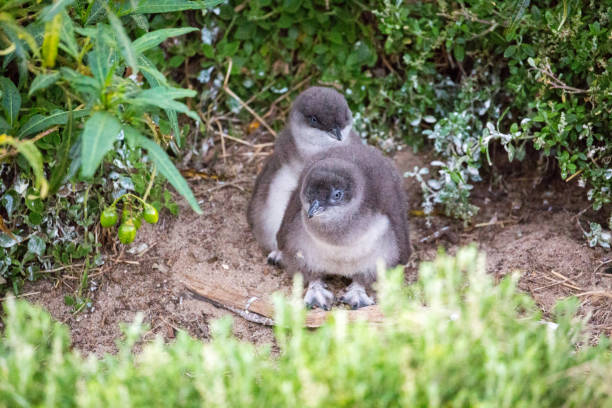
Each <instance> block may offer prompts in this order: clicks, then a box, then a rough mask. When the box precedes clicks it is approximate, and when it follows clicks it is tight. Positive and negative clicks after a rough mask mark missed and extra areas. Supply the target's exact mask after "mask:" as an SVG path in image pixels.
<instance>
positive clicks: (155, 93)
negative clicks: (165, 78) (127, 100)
mask: <svg viewBox="0 0 612 408" xmlns="http://www.w3.org/2000/svg"><path fill="white" fill-rule="evenodd" d="M196 94H197V92H196V91H194V90H192V89H183V88H172V87H166V86H164V87H161V86H160V87H157V88H151V89H145V90H144V91H142V92H140V93H139V94H138V96H137V97H138V98H170V99H179V98H193V97H194V96H196Z"/></svg>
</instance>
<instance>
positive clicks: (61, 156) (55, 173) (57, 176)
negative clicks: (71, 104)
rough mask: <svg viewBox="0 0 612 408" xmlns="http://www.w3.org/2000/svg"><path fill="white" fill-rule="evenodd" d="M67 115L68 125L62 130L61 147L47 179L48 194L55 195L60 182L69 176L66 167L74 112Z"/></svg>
mask: <svg viewBox="0 0 612 408" xmlns="http://www.w3.org/2000/svg"><path fill="white" fill-rule="evenodd" d="M67 113H68V123H67V125H66V127H65V128H64V133H63V135H62V141H61V145H60V146H59V148H58V149H57V153H56V161H55V166H53V168H52V170H51V178H50V179H49V193H50V194H55V193H56V192H57V190H58V189H59V188H60V186H61V185H62V182H63V181H64V180H65V179H66V178H67V177H68V176H69V172H68V167H69V164H70V148H71V147H72V140H73V134H74V114H73V113H74V112H67Z"/></svg>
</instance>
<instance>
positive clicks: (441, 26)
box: [193, 0, 612, 220]
mask: <svg viewBox="0 0 612 408" xmlns="http://www.w3.org/2000/svg"><path fill="white" fill-rule="evenodd" d="M611 20H612V6H610V4H609V3H608V2H598V1H593V0H565V1H561V2H557V1H544V2H538V3H537V4H536V3H533V4H531V3H530V2H529V1H527V0H514V1H504V2H491V1H488V0H471V1H463V2H447V1H442V0H440V1H433V2H429V1H428V2H401V1H382V2H378V1H371V2H349V1H341V0H338V1H322V0H321V1H304V2H297V1H296V2H281V1H272V0H257V1H250V2H248V3H243V2H241V1H239V0H236V1H230V2H228V3H226V4H224V5H222V6H220V7H219V8H218V9H217V10H216V12H213V13H209V14H208V15H206V16H205V17H204V19H203V22H202V24H203V25H204V27H205V29H204V30H203V35H202V40H203V42H204V44H203V45H202V50H197V49H195V50H193V52H194V53H195V54H194V55H196V57H197V56H198V53H201V54H200V55H204V56H206V57H207V58H208V60H204V61H203V62H202V67H203V68H204V69H203V70H202V72H201V77H200V79H201V80H202V81H203V82H204V83H205V84H207V85H208V86H207V90H208V91H209V95H210V101H211V102H213V101H218V98H217V97H218V94H217V91H218V89H219V88H220V86H221V83H222V80H223V76H224V73H225V69H226V67H227V65H228V61H229V59H232V61H233V63H234V64H233V69H232V77H231V78H230V86H231V88H232V89H233V90H234V91H236V92H237V93H238V94H239V95H240V96H241V97H243V98H244V99H248V98H249V97H250V96H251V95H252V94H257V95H258V98H257V100H255V101H253V104H254V105H255V106H259V107H260V108H261V110H264V111H265V109H267V107H268V105H269V104H270V103H271V102H272V101H274V100H276V99H277V96H278V95H277V93H283V92H285V91H286V90H288V89H291V88H292V86H295V85H296V84H299V83H300V81H302V79H304V78H308V77H309V76H310V77H311V78H313V79H316V80H319V82H323V83H335V84H337V85H338V86H340V87H342V88H343V90H344V92H345V94H346V95H347V98H348V100H349V103H350V104H351V106H352V108H353V110H354V111H355V112H356V115H355V116H356V127H357V129H358V130H359V131H360V132H361V134H362V136H363V137H364V138H367V139H368V140H369V141H370V142H372V143H378V144H379V145H380V146H381V147H383V148H387V147H390V146H393V139H394V138H396V139H399V138H402V139H404V140H405V141H407V142H408V143H409V144H411V145H413V146H422V145H423V144H424V143H428V144H430V145H431V146H433V148H434V150H435V151H436V152H437V153H438V154H439V156H440V157H439V160H437V161H436V162H435V163H434V164H433V166H432V167H433V168H434V169H435V171H431V172H428V173H425V172H426V170H422V171H420V172H419V170H421V169H416V170H415V171H414V172H411V175H414V176H416V175H417V174H418V175H419V176H420V177H421V180H422V186H423V192H424V208H425V210H426V212H428V213H429V212H431V210H432V209H433V206H434V205H441V206H442V207H443V209H444V210H445V211H446V213H447V214H449V215H452V216H455V217H458V218H462V219H465V220H469V219H470V218H471V217H472V216H473V215H474V214H475V213H476V211H477V210H478V209H477V207H475V206H474V205H472V204H471V203H470V189H471V188H472V183H473V182H477V181H479V180H481V178H482V176H483V170H485V173H486V169H487V168H489V167H490V166H491V165H492V164H493V163H491V161H490V158H489V148H490V147H491V146H492V144H493V143H497V144H498V145H501V146H503V148H504V149H505V150H506V151H507V153H508V158H509V159H510V160H511V161H512V160H523V159H524V158H525V156H526V148H527V147H529V148H531V149H532V150H533V149H536V150H539V151H541V152H542V154H544V155H545V156H550V157H553V158H555V159H556V160H555V161H556V162H557V163H558V167H559V173H560V175H561V177H563V178H567V177H569V176H572V175H576V176H579V179H580V183H581V185H584V186H588V187H587V188H588V198H589V199H590V200H592V202H593V208H594V209H595V210H599V209H601V208H602V207H603V206H604V205H606V204H609V203H610V202H611V200H612V191H611V190H610V185H611V183H612V168H611V167H610V162H611V161H612V144H611V141H610V140H611V139H610V138H609V137H608V135H609V132H610V117H611V114H612V101H611V98H612V96H611V95H612V92H611V89H612V79H611V75H612V73H611V72H610V67H611V66H612V59H611V58H612V57H611V55H612V38H611V37H610V35H609V33H610V30H611V25H612V22H611ZM340 33H346V34H340ZM225 101H226V104H227V106H226V108H229V109H233V110H235V111H238V110H239V109H240V106H239V105H238V104H237V102H236V101H234V100H233V99H232V98H227V99H225ZM530 157H533V155H532V156H530ZM426 174H427V175H426Z"/></svg>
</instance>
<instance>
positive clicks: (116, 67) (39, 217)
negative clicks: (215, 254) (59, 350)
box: [0, 0, 205, 292]
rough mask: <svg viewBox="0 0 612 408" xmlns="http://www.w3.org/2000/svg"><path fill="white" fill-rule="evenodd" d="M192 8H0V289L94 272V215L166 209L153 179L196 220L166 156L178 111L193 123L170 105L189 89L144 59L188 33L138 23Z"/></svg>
mask: <svg viewBox="0 0 612 408" xmlns="http://www.w3.org/2000/svg"><path fill="white" fill-rule="evenodd" d="M204 7H205V5H204V3H198V2H192V1H186V0H181V1H152V0H142V1H138V2H102V1H76V2H75V1H70V0H69V1H61V0H58V1H43V2H41V1H27V0H10V1H4V2H2V4H1V5H0V23H1V24H0V50H1V51H0V101H1V104H0V113H1V114H2V115H0V145H3V146H4V147H7V148H5V149H3V150H2V158H3V162H2V164H0V176H1V180H2V182H1V183H0V230H1V232H0V288H3V287H6V285H9V284H10V285H11V286H12V287H13V290H14V291H15V292H18V291H19V286H20V284H21V280H22V279H24V278H27V279H30V280H33V279H35V278H36V277H37V275H38V272H39V271H40V270H41V269H44V270H49V269H52V268H53V266H54V265H57V264H71V263H73V262H75V260H78V259H83V258H85V262H84V263H85V264H86V267H92V266H97V265H99V264H100V263H101V262H102V259H101V258H100V257H99V255H98V254H97V253H96V250H97V247H99V246H100V242H99V239H98V234H97V233H95V230H96V227H97V225H98V219H99V215H100V213H101V211H102V210H103V208H104V207H105V205H106V204H105V203H110V202H113V203H116V202H117V201H116V199H118V198H119V197H122V198H123V199H122V200H121V203H122V206H123V214H124V215H127V218H126V219H125V220H124V221H123V223H124V224H125V223H128V224H129V223H132V224H138V225H139V224H140V222H139V219H140V218H141V217H142V215H141V213H142V212H143V211H144V210H146V209H149V211H151V207H150V205H153V206H154V207H155V211H159V210H161V209H162V208H164V207H166V208H168V209H170V210H171V211H174V212H176V205H175V204H174V203H173V202H172V200H171V196H170V193H169V192H168V191H165V188H164V185H165V184H164V181H165V180H167V181H168V182H170V184H172V185H173V186H174V188H175V189H176V190H177V191H178V192H179V193H180V194H182V195H183V196H184V197H185V198H186V199H187V201H188V202H189V203H190V205H191V206H192V208H193V209H194V210H195V211H197V212H200V209H199V206H198V204H197V202H196V200H195V197H194V196H193V194H192V192H191V190H190V189H189V186H188V185H187V183H186V181H185V180H184V179H183V177H182V176H181V174H180V173H179V171H178V170H177V169H176V168H175V167H174V165H173V163H172V161H171V159H170V158H169V156H168V155H167V153H166V149H167V148H172V147H174V150H175V151H178V147H180V146H181V145H182V137H181V136H182V130H181V129H179V122H178V113H183V114H185V115H187V116H188V117H190V118H192V119H193V120H196V121H199V118H198V116H197V115H196V113H195V112H193V111H192V110H191V109H189V108H188V107H187V106H186V105H185V104H184V103H182V102H180V100H182V99H184V98H191V97H193V96H195V94H196V92H195V91H193V90H188V89H182V88H177V87H175V86H173V84H172V83H171V82H170V81H169V80H168V79H167V78H166V74H164V73H162V72H161V71H160V70H159V69H158V67H161V66H160V65H155V64H153V63H152V62H151V60H149V59H148V58H147V54H148V53H149V51H150V50H151V49H153V48H157V46H158V45H159V44H160V43H162V42H164V41H166V40H167V39H168V38H172V37H177V36H183V35H185V34H188V33H190V32H192V31H194V30H197V29H196V28H190V27H180V28H167V27H165V26H164V25H163V23H164V21H165V20H164V19H163V18H162V19H158V20H155V23H153V24H149V20H148V19H147V16H148V15H149V14H151V13H160V12H171V11H174V12H176V11H181V10H187V9H202V8H204ZM151 19H152V20H153V18H151ZM159 26H161V27H159ZM160 69H161V68H160ZM101 164H102V165H101ZM156 175H161V177H156ZM137 195H138V196H137ZM139 196H141V197H142V198H143V199H144V200H141V199H140V197H139ZM146 200H149V201H150V203H142V201H146ZM114 205H115V204H113V206H114ZM120 235H121V234H120ZM124 235H125V234H124ZM132 239H133V236H132ZM123 241H125V240H122V242H123Z"/></svg>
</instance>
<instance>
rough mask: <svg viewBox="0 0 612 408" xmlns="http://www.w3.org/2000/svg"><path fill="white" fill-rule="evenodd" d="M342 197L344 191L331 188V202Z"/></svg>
mask: <svg viewBox="0 0 612 408" xmlns="http://www.w3.org/2000/svg"><path fill="white" fill-rule="evenodd" d="M342 197H344V191H342V190H336V189H334V190H332V193H331V197H330V201H331V202H338V201H340V200H342Z"/></svg>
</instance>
